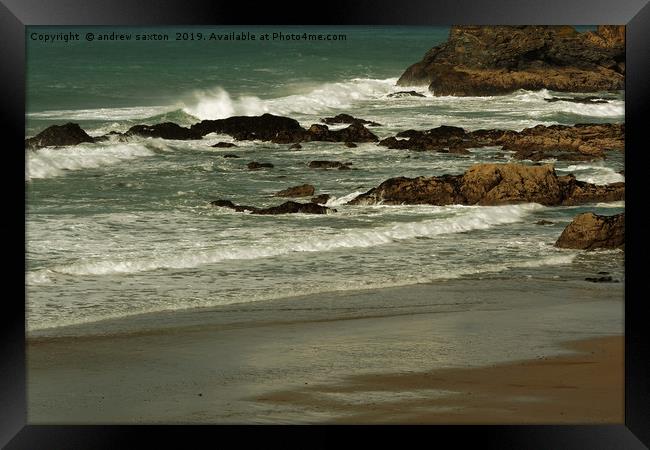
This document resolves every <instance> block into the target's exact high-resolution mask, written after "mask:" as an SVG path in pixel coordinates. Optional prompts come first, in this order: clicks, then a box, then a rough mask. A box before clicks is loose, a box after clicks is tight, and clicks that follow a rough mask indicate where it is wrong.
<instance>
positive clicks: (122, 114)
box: [27, 106, 173, 121]
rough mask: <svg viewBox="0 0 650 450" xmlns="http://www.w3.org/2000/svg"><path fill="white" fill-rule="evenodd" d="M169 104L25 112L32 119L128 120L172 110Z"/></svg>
mask: <svg viewBox="0 0 650 450" xmlns="http://www.w3.org/2000/svg"><path fill="white" fill-rule="evenodd" d="M172 110H173V109H170V107H169V106H134V107H128V108H94V109H61V110H50V111H41V112H34V113H29V114H27V116H28V117H30V118H33V119H50V120H109V121H115V120H129V119H145V118H147V117H152V116H156V115H159V114H164V113H167V112H170V111H172Z"/></svg>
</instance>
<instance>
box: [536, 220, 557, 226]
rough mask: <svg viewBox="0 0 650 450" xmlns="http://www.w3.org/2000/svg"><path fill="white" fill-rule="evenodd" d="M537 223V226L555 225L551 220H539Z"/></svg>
mask: <svg viewBox="0 0 650 450" xmlns="http://www.w3.org/2000/svg"><path fill="white" fill-rule="evenodd" d="M535 223H536V224H537V225H553V223H554V222H551V221H550V220H539V221H537V222H535Z"/></svg>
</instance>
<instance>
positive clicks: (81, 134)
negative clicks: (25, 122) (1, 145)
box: [25, 123, 95, 149]
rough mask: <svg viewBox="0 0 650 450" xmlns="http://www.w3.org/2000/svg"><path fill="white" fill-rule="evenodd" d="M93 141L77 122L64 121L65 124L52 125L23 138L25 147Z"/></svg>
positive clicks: (58, 145)
mask: <svg viewBox="0 0 650 450" xmlns="http://www.w3.org/2000/svg"><path fill="white" fill-rule="evenodd" d="M94 141H95V140H94V139H93V138H92V137H90V136H89V135H88V134H87V133H86V132H85V131H84V130H83V129H81V127H80V126H79V124H76V123H66V124H65V125H52V126H50V127H47V128H46V129H44V130H43V131H41V132H40V133H38V134H37V135H36V136H34V137H32V138H29V139H25V148H29V149H36V148H41V147H62V146H68V145H77V144H81V143H83V142H94Z"/></svg>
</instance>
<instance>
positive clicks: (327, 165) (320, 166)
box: [307, 161, 352, 170]
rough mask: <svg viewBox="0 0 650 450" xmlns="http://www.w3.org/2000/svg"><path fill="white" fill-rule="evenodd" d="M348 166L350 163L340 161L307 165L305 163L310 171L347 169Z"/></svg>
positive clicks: (315, 162)
mask: <svg viewBox="0 0 650 450" xmlns="http://www.w3.org/2000/svg"><path fill="white" fill-rule="evenodd" d="M350 165H352V163H342V162H340V161H309V163H307V167H309V168H311V169H340V168H341V167H347V166H350ZM344 170H345V169H344Z"/></svg>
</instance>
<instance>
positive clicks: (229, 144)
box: [211, 142, 237, 148]
mask: <svg viewBox="0 0 650 450" xmlns="http://www.w3.org/2000/svg"><path fill="white" fill-rule="evenodd" d="M211 147H214V148H230V147H237V145H235V144H233V143H232V142H217V143H216V144H214V145H212V146H211Z"/></svg>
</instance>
